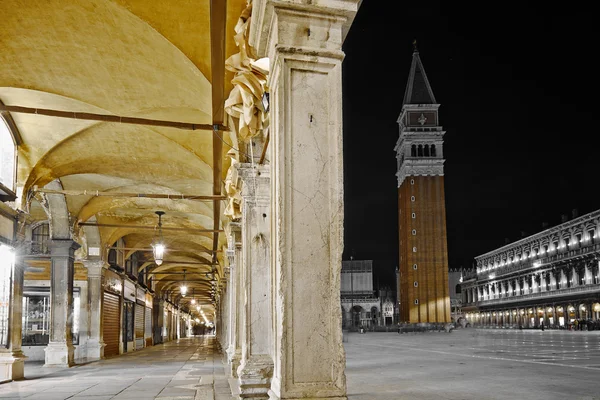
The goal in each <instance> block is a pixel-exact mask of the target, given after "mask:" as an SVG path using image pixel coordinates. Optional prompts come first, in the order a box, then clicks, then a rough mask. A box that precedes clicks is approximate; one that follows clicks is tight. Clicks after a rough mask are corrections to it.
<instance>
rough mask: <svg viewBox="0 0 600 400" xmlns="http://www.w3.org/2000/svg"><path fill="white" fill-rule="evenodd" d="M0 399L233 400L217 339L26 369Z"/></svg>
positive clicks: (2, 387) (33, 365) (189, 340)
mask: <svg viewBox="0 0 600 400" xmlns="http://www.w3.org/2000/svg"><path fill="white" fill-rule="evenodd" d="M0 399H3V400H4V399H28V400H38V399H39V400H64V399H70V400H83V399H87V400H109V399H114V400H119V399H122V400H125V399H134V400H146V399H148V400H150V399H157V400H231V399H232V395H231V391H230V389H229V384H228V382H227V378H226V377H225V370H224V367H223V363H222V362H221V356H220V354H219V353H218V352H217V350H216V346H215V339H214V337H213V336H202V337H200V336H199V337H193V338H186V339H180V340H175V341H172V342H169V343H166V344H163V345H157V346H152V347H147V348H145V349H143V350H140V351H136V352H133V353H128V354H124V355H121V356H117V357H112V358H108V359H105V360H101V361H95V362H90V363H87V364H84V365H77V366H75V367H73V368H69V369H62V368H61V369H55V368H45V367H43V366H42V365H41V364H40V363H29V362H27V363H26V364H25V379H24V380H22V381H17V382H10V383H6V384H1V385H0Z"/></svg>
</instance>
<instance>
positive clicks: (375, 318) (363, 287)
mask: <svg viewBox="0 0 600 400" xmlns="http://www.w3.org/2000/svg"><path fill="white" fill-rule="evenodd" d="M395 299H396V292H395V290H392V289H390V288H388V287H385V288H381V289H379V288H377V289H375V288H373V260H346V261H342V277H341V302H342V326H343V327H344V328H352V327H355V328H358V327H361V326H362V327H365V328H367V327H373V326H384V325H393V324H394V323H395V322H396V319H395V318H394V316H395V315H396V316H397V312H398V311H397V307H396V303H395ZM396 318H397V317H396Z"/></svg>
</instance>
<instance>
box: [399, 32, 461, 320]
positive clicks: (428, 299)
mask: <svg viewBox="0 0 600 400" xmlns="http://www.w3.org/2000/svg"><path fill="white" fill-rule="evenodd" d="M414 46H415V49H414V52H413V56H412V64H411V67H410V73H409V76H408V83H407V85H406V92H405V94H404V101H403V104H402V111H401V112H400V116H399V117H398V121H397V122H398V124H399V125H400V138H399V139H398V142H397V143H396V148H395V150H396V158H397V160H398V172H397V173H396V176H397V177H398V218H399V221H398V222H399V224H398V226H399V235H398V236H399V240H400V247H399V248H400V263H399V270H400V274H399V282H398V289H399V290H398V302H399V305H400V321H399V322H410V323H418V322H450V297H449V289H448V250H447V244H446V206H445V197H444V156H443V154H444V153H443V147H442V146H443V143H444V140H443V137H444V133H445V132H444V131H443V130H442V126H441V125H440V123H439V119H438V108H439V107H440V105H439V104H438V103H437V102H436V100H435V97H434V95H433V91H432V90H431V86H430V85H429V80H428V79H427V75H426V74H425V69H424V68H423V63H422V62H421V58H420V57H419V51H418V50H417V46H416V42H415V43H414Z"/></svg>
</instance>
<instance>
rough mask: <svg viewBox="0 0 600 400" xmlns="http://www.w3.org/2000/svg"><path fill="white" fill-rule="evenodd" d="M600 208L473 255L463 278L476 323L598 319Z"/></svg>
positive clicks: (466, 304) (466, 305)
mask: <svg viewBox="0 0 600 400" xmlns="http://www.w3.org/2000/svg"><path fill="white" fill-rule="evenodd" d="M599 260H600V210H597V211H593V212H591V213H589V214H586V215H583V216H580V217H579V216H576V214H575V215H573V218H572V219H570V220H566V221H565V219H563V222H562V223H561V224H559V225H557V226H554V227H552V228H549V229H545V230H543V231H541V232H539V233H537V234H535V235H531V236H528V237H525V238H522V239H520V240H518V241H516V242H513V243H510V244H507V245H505V246H503V247H500V248H498V249H496V250H493V251H490V252H488V253H486V254H482V255H480V256H478V257H476V258H475V264H476V269H475V270H472V271H471V273H470V274H469V275H467V276H465V279H464V281H463V283H462V291H461V292H462V297H463V298H462V300H463V313H464V315H465V317H466V318H467V319H468V321H469V322H470V323H471V325H473V326H491V327H511V328H516V327H521V328H538V327H539V328H541V327H542V326H544V327H551V328H573V327H575V326H578V327H581V326H586V327H587V326H588V323H589V324H590V326H593V324H594V323H595V322H596V321H598V320H599V319H600V280H599V279H598V278H599V272H598V266H599Z"/></svg>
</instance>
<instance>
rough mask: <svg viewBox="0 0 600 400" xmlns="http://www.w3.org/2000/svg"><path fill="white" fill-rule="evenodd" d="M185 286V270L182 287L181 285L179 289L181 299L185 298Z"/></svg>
mask: <svg viewBox="0 0 600 400" xmlns="http://www.w3.org/2000/svg"><path fill="white" fill-rule="evenodd" d="M187 289H188V288H187V285H186V284H185V268H184V270H183V285H181V287H180V288H179V290H181V295H182V296H183V297H185V295H186V294H187Z"/></svg>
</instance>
